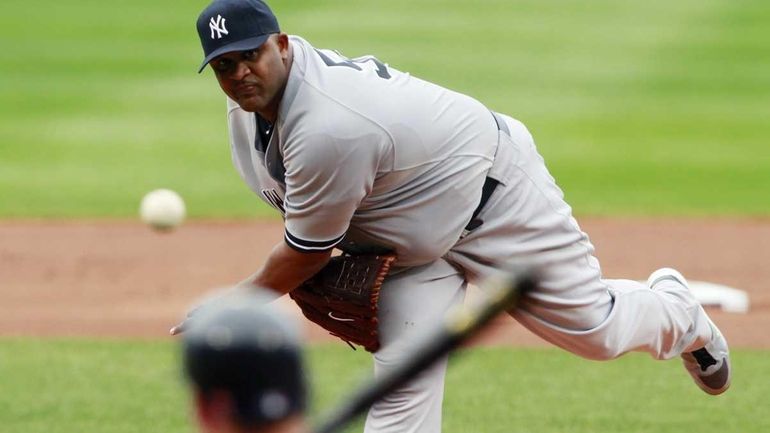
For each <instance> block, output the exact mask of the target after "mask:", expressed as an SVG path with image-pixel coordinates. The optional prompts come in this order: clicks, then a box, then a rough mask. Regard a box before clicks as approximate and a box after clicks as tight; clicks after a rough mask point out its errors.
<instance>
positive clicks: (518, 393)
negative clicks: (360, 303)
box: [0, 338, 770, 433]
mask: <svg viewBox="0 0 770 433" xmlns="http://www.w3.org/2000/svg"><path fill="white" fill-rule="evenodd" d="M176 350H177V347H176V345H175V344H172V343H168V342H140V341H128V342H126V341H89V340H49V339H45V340H19V339H8V338H5V339H0V377H2V378H3V379H2V381H3V387H2V389H3V392H2V393H0V425H2V431H3V432H4V433H38V432H39V433H43V432H50V431H56V432H58V433H70V432H71V433H75V432H77V433H80V432H101V433H122V432H126V433H129V432H131V433H133V432H163V433H174V432H193V431H195V430H194V427H193V425H192V424H191V422H190V421H189V416H188V415H189V407H188V406H189V405H188V403H189V402H188V396H187V393H186V389H185V386H184V383H183V381H182V376H181V373H180V371H179V370H178V367H177V364H178V354H177V352H176ZM308 365H309V369H310V371H311V373H312V379H313V389H314V391H315V392H314V394H313V404H312V407H313V413H314V418H315V419H317V417H318V415H319V412H323V411H324V410H328V409H329V408H331V407H332V406H334V404H335V403H336V402H337V401H339V399H340V398H342V397H343V396H344V395H347V393H349V392H350V389H351V387H353V386H355V385H356V384H357V383H359V381H360V380H361V379H362V378H364V377H367V376H368V374H369V369H370V365H369V357H368V356H367V355H366V354H365V353H361V352H353V351H351V350H350V349H348V348H347V346H344V345H342V344H333V345H322V346H316V347H313V348H312V349H311V350H310V353H309V356H308ZM734 365H735V370H736V372H738V374H737V375H736V376H735V378H734V383H733V386H734V389H733V390H731V391H730V392H728V393H727V394H725V395H724V396H721V397H719V398H713V397H709V396H706V395H705V394H703V393H701V392H700V390H698V389H697V388H696V387H695V386H694V385H692V384H691V383H690V379H689V377H687V376H686V373H684V370H683V369H681V367H680V364H679V362H678V361H672V362H663V363H661V362H655V361H652V360H650V359H649V358H648V357H647V356H645V355H641V354H638V355H630V356H626V357H624V358H622V359H620V360H617V361H613V362H607V363H597V362H590V361H585V360H581V359H578V358H576V357H573V356H571V355H568V354H565V353H563V352H560V351H556V350H521V349H510V348H489V349H474V350H472V351H465V352H461V353H460V355H459V356H456V357H455V358H453V360H452V361H451V363H450V368H449V374H448V378H447V396H446V399H445V405H444V431H445V432H446V433H470V432H481V433H496V432H499V433H524V432H531V433H567V432H569V433H600V432H622V433H636V432H638V433H643V432H653V433H666V432H671V433H681V432H685V431H717V432H720V433H752V432H767V431H769V430H770V418H768V417H767V416H766V413H765V411H766V408H767V407H768V405H769V404H770V398H768V396H767V381H766V380H763V378H765V377H766V376H767V374H766V373H767V371H768V369H770V360H769V359H768V357H767V355H766V354H765V353H762V352H756V351H737V352H736V353H735V354H734ZM469 384H472V385H473V386H469ZM348 431H350V432H353V431H356V430H355V428H351V429H349V430H348Z"/></svg>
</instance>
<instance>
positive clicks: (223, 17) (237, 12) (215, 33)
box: [197, 0, 281, 73]
mask: <svg viewBox="0 0 770 433" xmlns="http://www.w3.org/2000/svg"><path fill="white" fill-rule="evenodd" d="M197 27H198V37H200V40H201V46H202V47H203V55H204V57H205V58H204V59H203V63H202V64H201V67H200V69H198V73H200V72H201V71H203V68H205V67H206V65H208V64H209V62H210V61H211V60H212V59H213V58H214V57H217V56H219V55H222V54H225V53H229V52H232V51H244V50H254V49H257V48H259V47H260V46H261V45H262V44H264V43H265V41H266V40H267V38H269V37H270V35H271V34H273V33H279V32H280V31H281V30H280V28H279V27H278V19H276V17H275V15H273V11H271V10H270V8H269V7H268V6H267V5H266V4H265V2H263V1H261V0H214V1H213V2H211V4H209V5H208V6H207V7H206V9H204V10H203V12H201V14H200V15H199V16H198V24H197Z"/></svg>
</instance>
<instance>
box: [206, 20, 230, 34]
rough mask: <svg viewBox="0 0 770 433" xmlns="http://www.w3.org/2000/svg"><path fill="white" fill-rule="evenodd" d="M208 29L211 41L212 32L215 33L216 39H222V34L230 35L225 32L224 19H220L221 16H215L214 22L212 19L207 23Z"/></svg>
mask: <svg viewBox="0 0 770 433" xmlns="http://www.w3.org/2000/svg"><path fill="white" fill-rule="evenodd" d="M209 28H210V29H211V39H214V32H217V39H222V34H225V35H227V34H229V33H230V32H228V31H227V27H225V19H224V18H222V15H217V19H216V21H215V20H214V17H212V18H211V21H209Z"/></svg>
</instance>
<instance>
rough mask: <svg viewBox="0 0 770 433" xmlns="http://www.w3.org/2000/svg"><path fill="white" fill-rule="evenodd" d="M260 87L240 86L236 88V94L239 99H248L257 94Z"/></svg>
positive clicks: (251, 85)
mask: <svg viewBox="0 0 770 433" xmlns="http://www.w3.org/2000/svg"><path fill="white" fill-rule="evenodd" d="M257 90H258V87H257V85H256V84H251V83H249V84H240V85H238V86H237V87H236V88H235V94H236V95H238V97H239V98H248V97H250V96H255V95H256V94H257Z"/></svg>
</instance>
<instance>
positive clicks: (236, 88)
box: [210, 33, 291, 121]
mask: <svg viewBox="0 0 770 433" xmlns="http://www.w3.org/2000/svg"><path fill="white" fill-rule="evenodd" d="M290 64H291V60H290V59H289V39H288V37H287V36H286V34H284V33H280V34H276V35H272V36H270V38H269V39H268V40H267V41H266V42H265V43H264V44H262V46H261V47H259V48H258V49H256V50H247V51H234V52H231V53H226V54H222V55H221V56H219V57H216V58H214V60H212V61H211V63H210V65H211V68H212V69H213V70H214V73H215V74H216V76H217V80H219V86H220V87H222V90H223V91H224V92H225V94H227V96H229V97H230V98H231V99H232V100H234V101H235V102H237V103H238V105H240V106H241V108H243V109H244V110H246V111H249V112H257V113H259V114H260V115H261V116H262V117H264V118H266V119H267V120H270V121H275V115H276V112H277V110H278V103H279V102H280V101H281V96H283V90H284V88H285V87H286V81H287V80H288V77H289V67H290Z"/></svg>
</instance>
